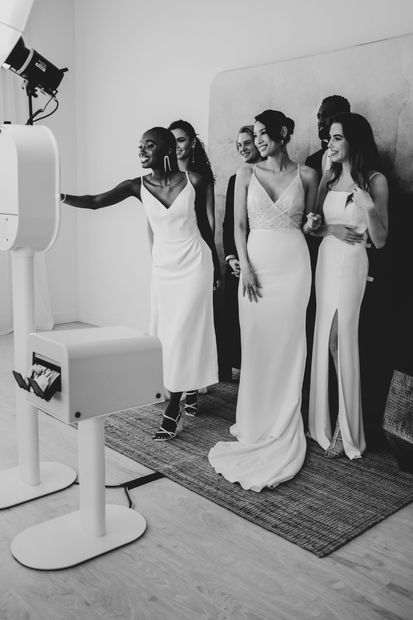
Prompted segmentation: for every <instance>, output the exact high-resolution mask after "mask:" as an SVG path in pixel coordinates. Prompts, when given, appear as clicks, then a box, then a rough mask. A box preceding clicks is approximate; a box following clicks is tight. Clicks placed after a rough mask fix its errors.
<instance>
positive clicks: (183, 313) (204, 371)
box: [141, 174, 218, 392]
mask: <svg viewBox="0 0 413 620" xmlns="http://www.w3.org/2000/svg"><path fill="white" fill-rule="evenodd" d="M141 200H142V204H143V206H144V209H145V212H146V215H147V217H148V220H149V222H150V225H151V227H152V231H153V246H152V261H153V266H152V285H151V325H150V333H151V334H153V335H156V336H158V338H159V339H160V341H161V344H162V357H163V372H164V385H165V387H166V389H167V390H169V391H170V392H186V391H188V390H194V389H198V388H201V387H204V386H205V385H212V384H214V383H217V381H218V362H217V347H216V338H215V329H214V316H213V299H212V293H213V278H214V270H213V262H212V254H211V250H210V248H209V247H208V245H207V244H206V242H205V241H204V239H203V238H202V236H201V233H200V231H199V228H198V224H197V219H196V213H195V189H194V187H193V185H192V183H191V181H190V179H189V176H188V174H187V183H186V185H185V187H184V188H183V189H182V191H181V192H180V193H179V194H178V196H177V197H176V198H175V200H174V201H173V202H172V204H171V205H170V207H169V208H167V207H165V206H164V205H163V203H162V202H161V201H160V200H158V199H157V198H156V197H155V196H154V195H153V194H152V193H151V192H150V191H149V190H148V189H147V188H146V186H145V183H144V177H143V178H142V185H141Z"/></svg>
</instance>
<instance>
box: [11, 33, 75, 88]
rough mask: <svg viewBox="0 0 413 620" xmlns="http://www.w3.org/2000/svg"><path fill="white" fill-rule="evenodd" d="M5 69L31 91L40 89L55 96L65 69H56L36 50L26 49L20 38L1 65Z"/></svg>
mask: <svg viewBox="0 0 413 620" xmlns="http://www.w3.org/2000/svg"><path fill="white" fill-rule="evenodd" d="M3 67H4V68H5V69H11V71H14V72H15V73H17V74H18V75H20V77H22V78H23V79H24V80H27V83H28V84H29V85H30V87H31V88H32V89H36V88H38V89H40V90H41V91H43V92H44V93H46V94H48V95H51V96H55V95H56V93H57V87H58V86H59V84H60V82H61V81H62V79H63V75H64V73H65V71H67V69H66V68H65V69H58V68H57V67H56V66H55V65H54V64H53V63H51V62H50V61H49V60H47V59H46V58H45V57H44V56H41V54H39V53H38V52H36V50H33V49H28V48H27V47H26V46H25V44H24V41H23V39H22V37H20V38H19V40H18V41H17V43H16V45H15V46H14V47H13V49H12V51H11V52H10V54H9V55H8V56H7V58H6V60H5V61H4V63H3Z"/></svg>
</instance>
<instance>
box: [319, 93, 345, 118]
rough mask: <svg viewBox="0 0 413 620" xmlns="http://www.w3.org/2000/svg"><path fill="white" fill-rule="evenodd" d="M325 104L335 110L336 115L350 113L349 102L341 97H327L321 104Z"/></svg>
mask: <svg viewBox="0 0 413 620" xmlns="http://www.w3.org/2000/svg"><path fill="white" fill-rule="evenodd" d="M323 103H324V104H327V105H328V106H331V107H332V108H334V109H335V110H336V114H344V113H347V112H350V102H349V100H348V99H346V98H345V97H343V96H342V95H329V96H328V97H325V98H324V99H323V100H322V102H321V104H323Z"/></svg>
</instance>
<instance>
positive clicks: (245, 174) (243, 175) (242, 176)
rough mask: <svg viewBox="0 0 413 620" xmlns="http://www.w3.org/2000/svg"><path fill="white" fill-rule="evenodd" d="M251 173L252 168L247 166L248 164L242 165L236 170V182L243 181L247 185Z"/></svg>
mask: <svg viewBox="0 0 413 620" xmlns="http://www.w3.org/2000/svg"><path fill="white" fill-rule="evenodd" d="M252 173H253V166H249V165H248V164H244V165H243V166H241V167H240V168H238V170H237V174H236V179H237V181H243V182H246V183H248V182H249V180H250V179H251V176H252Z"/></svg>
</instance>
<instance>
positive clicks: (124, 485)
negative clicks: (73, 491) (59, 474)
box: [73, 471, 165, 510]
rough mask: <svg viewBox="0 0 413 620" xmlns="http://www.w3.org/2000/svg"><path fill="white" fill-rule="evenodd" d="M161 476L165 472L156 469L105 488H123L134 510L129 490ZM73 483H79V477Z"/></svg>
mask: <svg viewBox="0 0 413 620" xmlns="http://www.w3.org/2000/svg"><path fill="white" fill-rule="evenodd" d="M161 478H165V476H164V474H161V473H159V472H157V471H155V472H154V473H153V474H147V475H146V476H140V477H139V478H134V480H129V481H128V482H121V483H120V484H105V489H123V490H124V491H125V495H126V497H127V500H128V507H129V508H131V509H132V510H133V509H134V508H135V504H134V502H133V500H132V498H131V496H130V493H129V491H130V490H131V489H136V488H137V487H141V486H143V485H144V484H148V482H153V481H154V480H160V479H161ZM73 484H79V479H76V480H75V481H74V483H73Z"/></svg>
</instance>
